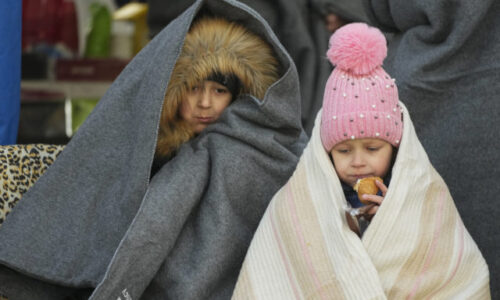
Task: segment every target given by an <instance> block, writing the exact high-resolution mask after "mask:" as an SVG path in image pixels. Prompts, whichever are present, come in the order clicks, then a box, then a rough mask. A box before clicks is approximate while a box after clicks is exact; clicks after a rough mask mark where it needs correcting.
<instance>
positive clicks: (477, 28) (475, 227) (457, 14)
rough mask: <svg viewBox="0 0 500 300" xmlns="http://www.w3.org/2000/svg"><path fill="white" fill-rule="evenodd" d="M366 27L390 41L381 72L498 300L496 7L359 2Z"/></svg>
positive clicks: (499, 42)
mask: <svg viewBox="0 0 500 300" xmlns="http://www.w3.org/2000/svg"><path fill="white" fill-rule="evenodd" d="M365 4H366V7H367V8H368V9H367V14H368V15H369V17H370V20H371V21H372V24H374V25H376V26H377V27H379V28H381V29H382V30H383V31H385V32H388V33H390V34H391V35H392V39H391V41H390V42H389V50H388V57H387V59H386V61H385V64H384V67H385V68H386V69H387V70H388V72H389V73H390V74H392V75H393V76H394V77H395V79H396V83H397V84H398V88H399V93H400V97H401V99H402V100H403V101H404V102H405V103H406V105H407V106H408V109H409V110H410V111H411V112H412V118H413V120H414V124H415V129H416V131H417V133H418V135H419V137H420V140H421V141H422V144H423V146H424V147H425V148H426V149H428V153H429V158H430V160H431V162H432V163H433V165H434V166H435V168H436V169H437V171H438V172H439V173H440V174H441V175H442V176H443V179H444V180H445V181H446V182H447V183H448V186H449V188H450V192H451V194H452V196H453V199H455V203H456V205H457V208H458V210H459V212H460V214H461V216H462V218H463V221H464V223H465V226H466V227H467V228H468V230H469V232H470V233H471V235H472V237H473V238H474V240H475V241H476V242H477V244H478V246H479V248H480V249H481V252H482V253H483V255H484V257H485V259H486V262H487V263H488V266H489V268H490V274H491V278H492V280H491V294H492V295H491V296H492V298H493V299H499V298H500V280H499V278H500V260H499V259H498V253H499V252H500V230H499V228H500V219H499V218H498V215H500V205H499V201H498V200H497V199H498V194H499V193H500V188H499V185H498V179H497V178H499V177H500V151H498V149H500V130H499V128H500V118H499V112H500V101H499V100H498V95H499V94H500V84H498V80H499V79H500V34H499V30H500V29H499V28H500V18H499V16H500V2H499V1H494V0H485V1H481V2H477V3H476V2H474V3H472V2H469V1H464V0H459V1H451V0H444V1H433V0H410V1H404V2H401V1H396V0H383V1H379V0H373V1H372V0H365Z"/></svg>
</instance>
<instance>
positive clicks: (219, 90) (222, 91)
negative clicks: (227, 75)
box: [215, 88, 228, 94]
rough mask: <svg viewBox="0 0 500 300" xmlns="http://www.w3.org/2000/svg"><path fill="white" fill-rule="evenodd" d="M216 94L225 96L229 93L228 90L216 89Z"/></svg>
mask: <svg viewBox="0 0 500 300" xmlns="http://www.w3.org/2000/svg"><path fill="white" fill-rule="evenodd" d="M215 92H217V93H218V94H225V93H227V92H228V90H226V89H223V88H217V89H215Z"/></svg>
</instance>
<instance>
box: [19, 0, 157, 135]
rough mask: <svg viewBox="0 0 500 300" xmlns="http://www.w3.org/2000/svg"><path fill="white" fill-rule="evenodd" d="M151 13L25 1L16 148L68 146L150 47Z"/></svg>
mask: <svg viewBox="0 0 500 300" xmlns="http://www.w3.org/2000/svg"><path fill="white" fill-rule="evenodd" d="M147 10H148V5H147V3H143V2H127V1H114V0H92V1H89V0H23V1H22V13H21V16H22V17H21V18H22V20H21V22H22V26H21V28H22V29H21V83H20V85H21V90H20V115H19V127H18V133H17V143H20V144H25V143H54V144H65V143H67V142H68V141H69V139H70V138H71V136H72V135H73V133H74V132H75V131H76V130H77V129H78V127H79V126H80V125H81V124H82V122H83V121H84V120H85V118H86V117H87V115H88V114H89V113H90V112H91V111H92V109H93V108H94V106H95V105H96V103H97V102H98V100H99V99H100V98H101V96H102V95H103V94H104V93H105V92H106V90H107V89H108V87H109V86H110V84H111V83H112V81H113V80H114V79H115V78H116V76H117V75H118V74H119V73H120V72H121V71H122V69H123V68H124V67H125V66H126V64H127V63H128V62H129V61H130V60H131V59H132V58H133V56H134V55H135V54H136V53H137V52H139V51H140V50H141V48H142V47H144V45H146V44H147V42H148V40H149V36H148V26H147V24H146V23H147V22H146V16H147Z"/></svg>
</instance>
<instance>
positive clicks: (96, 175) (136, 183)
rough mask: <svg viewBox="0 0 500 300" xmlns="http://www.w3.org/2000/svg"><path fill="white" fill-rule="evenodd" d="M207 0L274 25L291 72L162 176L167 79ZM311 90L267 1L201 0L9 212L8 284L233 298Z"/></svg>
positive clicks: (94, 295) (226, 11)
mask: <svg viewBox="0 0 500 300" xmlns="http://www.w3.org/2000/svg"><path fill="white" fill-rule="evenodd" d="M201 9H203V10H207V11H210V12H211V13H213V14H216V15H222V16H225V17H227V18H228V19H231V20H235V21H238V22H241V23H243V24H245V25H246V26H248V28H250V29H251V30H253V31H255V32H256V33H258V34H259V35H261V36H263V37H264V38H265V39H266V40H267V41H268V42H269V43H270V44H271V45H272V47H273V49H274V51H275V52H276V54H277V56H278V59H279V61H280V63H281V65H282V70H281V71H282V73H281V74H282V76H281V77H280V79H279V80H278V81H277V82H275V83H274V84H273V85H272V86H271V87H270V88H269V89H268V91H267V93H266V95H265V97H264V99H256V98H255V97H253V96H251V95H241V96H240V97H238V98H237V99H236V100H235V101H233V103H232V104H231V105H230V106H229V107H228V108H227V109H226V110H225V111H224V113H223V114H222V116H221V118H220V119H219V121H218V122H217V123H215V124H212V125H211V126H209V127H207V128H206V130H204V131H203V132H202V133H201V134H200V135H198V136H197V137H196V138H194V139H192V140H191V141H189V142H188V143H186V144H184V145H183V146H182V147H181V148H180V149H179V151H178V153H177V155H176V156H175V157H174V158H173V159H172V160H170V161H169V162H168V163H167V164H166V165H164V166H163V168H162V169H161V170H160V171H159V172H158V173H156V175H155V176H154V177H153V178H152V179H151V180H150V169H151V164H152V162H153V155H154V151H155V144H156V138H157V131H158V124H159V117H160V110H161V107H162V103H163V97H164V94H165V90H166V87H167V84H168V82H169V78H170V75H171V71H172V69H173V66H174V65H175V62H176V59H177V56H178V54H179V52H180V49H181V47H182V43H183V39H184V37H185V34H186V32H187V31H188V29H189V26H190V24H191V22H192V20H193V17H194V16H195V15H196V14H197V13H199V12H200V11H201ZM299 94H300V92H299V82H298V75H297V72H296V69H295V66H294V64H293V62H292V60H291V58H290V56H289V55H288V54H287V53H286V51H285V50H284V48H283V47H282V45H281V44H280V43H279V42H278V40H277V38H276V36H275V35H274V34H273V32H272V31H271V29H270V27H269V26H268V25H267V23H266V22H265V21H264V19H262V18H261V17H260V16H259V15H258V14H257V13H256V12H255V11H253V10H252V9H250V8H248V7H247V6H245V5H243V4H240V3H238V2H236V1H232V0H226V1H220V0H217V1H216V0H205V1H201V0H200V1H197V2H196V3H194V4H193V5H192V6H191V7H190V8H189V9H187V10H186V11H185V12H184V13H183V14H182V15H180V16H179V17H178V18H177V19H176V20H174V21H173V22H171V23H170V24H169V26H168V27H166V28H165V29H164V30H163V31H162V32H161V33H159V34H158V35H157V36H156V37H155V38H154V39H153V40H152V41H151V42H150V43H149V44H148V45H147V46H146V47H145V48H144V49H143V50H142V51H141V52H140V53H139V54H138V55H137V56H136V57H135V58H134V59H133V60H132V61H131V62H130V64H129V65H128V66H127V67H126V68H125V69H124V71H123V72H122V73H121V74H120V76H119V77H118V78H117V79H116V81H115V82H114V83H113V85H112V86H111V87H110V89H109V90H108V91H107V93H106V94H105V95H104V96H103V98H102V99H101V100H100V102H99V103H98V105H97V107H96V108H95V110H94V111H93V112H92V114H91V115H90V116H89V117H88V119H87V120H86V122H85V123H84V124H83V125H82V127H81V128H80V129H79V130H78V132H77V133H76V135H75V136H74V137H73V138H72V140H71V141H70V143H69V144H68V145H67V146H66V148H65V150H64V151H63V152H62V153H61V154H60V155H59V157H58V159H57V160H56V162H55V163H54V164H53V165H52V166H51V167H50V168H49V169H48V171H47V172H46V173H45V174H44V175H43V176H42V177H41V178H40V179H39V181H38V182H37V183H36V184H35V185H34V186H33V187H32V188H31V189H30V190H29V191H28V192H27V193H26V194H25V195H24V197H23V199H21V201H20V202H19V203H18V204H17V206H16V207H15V208H14V209H13V210H12V212H11V214H10V215H9V216H8V217H7V218H6V220H5V223H4V224H3V226H2V227H1V229H0V295H4V296H7V297H9V299H10V300H17V299H51V300H53V299H66V298H65V297H69V295H71V297H74V298H76V299H79V298H89V297H90V299H113V300H114V299H134V300H135V299H148V300H149V299H228V298H230V296H231V293H232V291H233V288H234V284H235V282H236V279H237V276H238V272H239V270H240V267H241V263H242V261H243V258H244V256H245V253H246V251H247V247H248V245H249V243H250V240H251V238H252V236H253V233H254V230H255V229H256V227H257V225H258V222H259V220H260V218H261V216H262V214H263V212H264V210H265V209H266V206H267V204H268V202H269V201H270V199H271V197H272V196H273V195H274V194H275V193H276V191H277V190H278V189H279V188H280V187H281V186H282V185H283V184H284V183H285V182H286V180H287V179H288V178H289V177H290V176H291V174H292V172H293V170H294V169H295V165H296V163H297V161H298V158H299V156H300V154H301V153H302V149H303V147H304V146H305V142H306V135H305V133H304V131H303V129H302V126H301V122H300V96H299ZM71 299H73V298H71Z"/></svg>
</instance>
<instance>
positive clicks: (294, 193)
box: [233, 106, 491, 299]
mask: <svg viewBox="0 0 500 300" xmlns="http://www.w3.org/2000/svg"><path fill="white" fill-rule="evenodd" d="M320 116H321V112H320V113H318V117H317V118H316V124H315V127H314V130H313V134H312V137H311V140H310V142H309V144H308V146H307V148H306V149H305V150H304V153H303V155H302V157H301V159H300V162H299V164H298V166H297V168H296V170H295V172H294V174H293V176H292V177H291V178H290V180H289V181H288V183H287V184H286V185H285V186H283V187H282V188H281V189H280V191H279V192H278V193H277V194H276V195H275V196H274V198H273V200H272V201H271V203H270V205H269V206H268V208H267V211H266V213H265V215H264V217H263V219H262V221H261V223H260V225H259V227H258V230H257V232H256V233H255V236H254V238H253V240H252V243H251V246H250V248H249V251H248V253H247V256H246V258H245V262H244V264H243V267H242V270H241V272H240V275H239V278H238V282H237V285H236V288H235V291H234V294H233V299H490V298H491V296H490V289H489V273H488V267H487V265H486V263H485V260H484V259H483V257H482V255H481V253H480V251H479V249H478V247H477V246H476V244H475V242H474V241H473V240H472V238H471V236H470V235H469V233H468V232H467V230H466V228H465V227H464V224H463V223H462V220H461V219H460V216H459V214H458V212H457V209H456V207H455V205H454V202H453V199H452V198H451V196H450V193H449V191H448V188H447V186H446V184H445V182H444V181H443V180H442V178H441V177H440V175H439V174H438V173H437V172H436V171H435V169H434V168H433V167H432V165H431V163H430V161H429V159H428V157H427V154H426V153H425V150H424V149H423V147H422V145H421V144H420V142H419V140H418V138H417V135H416V133H415V130H414V127H413V124H412V122H411V119H410V117H409V114H408V113H407V111H406V108H405V107H404V106H403V118H404V131H403V138H402V141H401V145H400V148H399V151H398V155H397V158H396V161H395V164H394V167H393V170H392V180H391V183H390V185H389V190H388V192H387V194H386V197H385V199H384V202H383V204H382V205H381V206H380V208H379V210H378V212H377V214H376V215H375V217H374V218H373V219H372V221H371V224H370V225H369V227H368V228H367V230H366V231H365V233H364V235H363V237H362V239H360V238H359V237H358V236H357V235H356V234H355V233H354V232H352V231H351V230H350V229H349V227H348V225H347V221H346V217H345V207H346V206H347V204H346V200H345V197H344V194H343V191H342V188H341V185H340V181H339V179H338V177H337V175H336V173H335V170H334V168H333V165H332V163H331V162H330V159H329V156H328V154H327V152H326V151H325V150H324V149H323V147H322V144H321V140H320V136H319V127H320V126H319V122H320Z"/></svg>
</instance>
